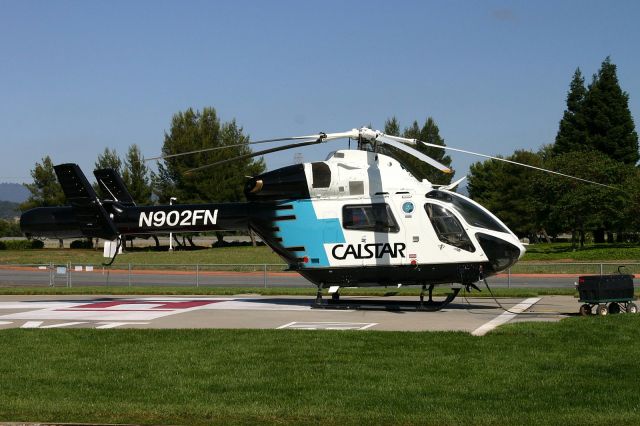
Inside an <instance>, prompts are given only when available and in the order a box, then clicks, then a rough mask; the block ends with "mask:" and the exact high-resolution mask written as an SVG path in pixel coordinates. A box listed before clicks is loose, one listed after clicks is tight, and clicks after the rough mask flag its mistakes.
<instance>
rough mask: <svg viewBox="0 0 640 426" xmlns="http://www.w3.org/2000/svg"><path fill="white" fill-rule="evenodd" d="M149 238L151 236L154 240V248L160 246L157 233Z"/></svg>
mask: <svg viewBox="0 0 640 426" xmlns="http://www.w3.org/2000/svg"><path fill="white" fill-rule="evenodd" d="M151 238H153V240H154V241H155V242H156V249H159V248H160V240H159V239H158V236H157V235H152V236H151Z"/></svg>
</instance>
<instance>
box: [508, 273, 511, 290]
mask: <svg viewBox="0 0 640 426" xmlns="http://www.w3.org/2000/svg"><path fill="white" fill-rule="evenodd" d="M507 288H511V268H509V270H508V271H507Z"/></svg>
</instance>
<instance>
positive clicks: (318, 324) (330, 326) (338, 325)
mask: <svg viewBox="0 0 640 426" xmlns="http://www.w3.org/2000/svg"><path fill="white" fill-rule="evenodd" d="M374 325H378V323H377V322H373V323H372V322H329V321H314V322H297V321H294V322H290V323H288V324H285V325H283V326H280V327H278V329H283V328H288V329H291V330H366V329H367V328H371V327H373V326H374Z"/></svg>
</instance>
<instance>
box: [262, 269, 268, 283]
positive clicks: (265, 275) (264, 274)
mask: <svg viewBox="0 0 640 426" xmlns="http://www.w3.org/2000/svg"><path fill="white" fill-rule="evenodd" d="M263 267H264V269H263V272H262V273H263V275H262V276H263V279H264V288H267V264H266V263H265V264H264V265H263Z"/></svg>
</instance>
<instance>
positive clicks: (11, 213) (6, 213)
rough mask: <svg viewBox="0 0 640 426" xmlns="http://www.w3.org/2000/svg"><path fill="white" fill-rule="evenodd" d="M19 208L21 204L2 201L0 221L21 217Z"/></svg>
mask: <svg viewBox="0 0 640 426" xmlns="http://www.w3.org/2000/svg"><path fill="white" fill-rule="evenodd" d="M19 206H20V203H12V202H11V201H0V219H13V218H14V217H16V216H20V210H19V209H18V207H19Z"/></svg>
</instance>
